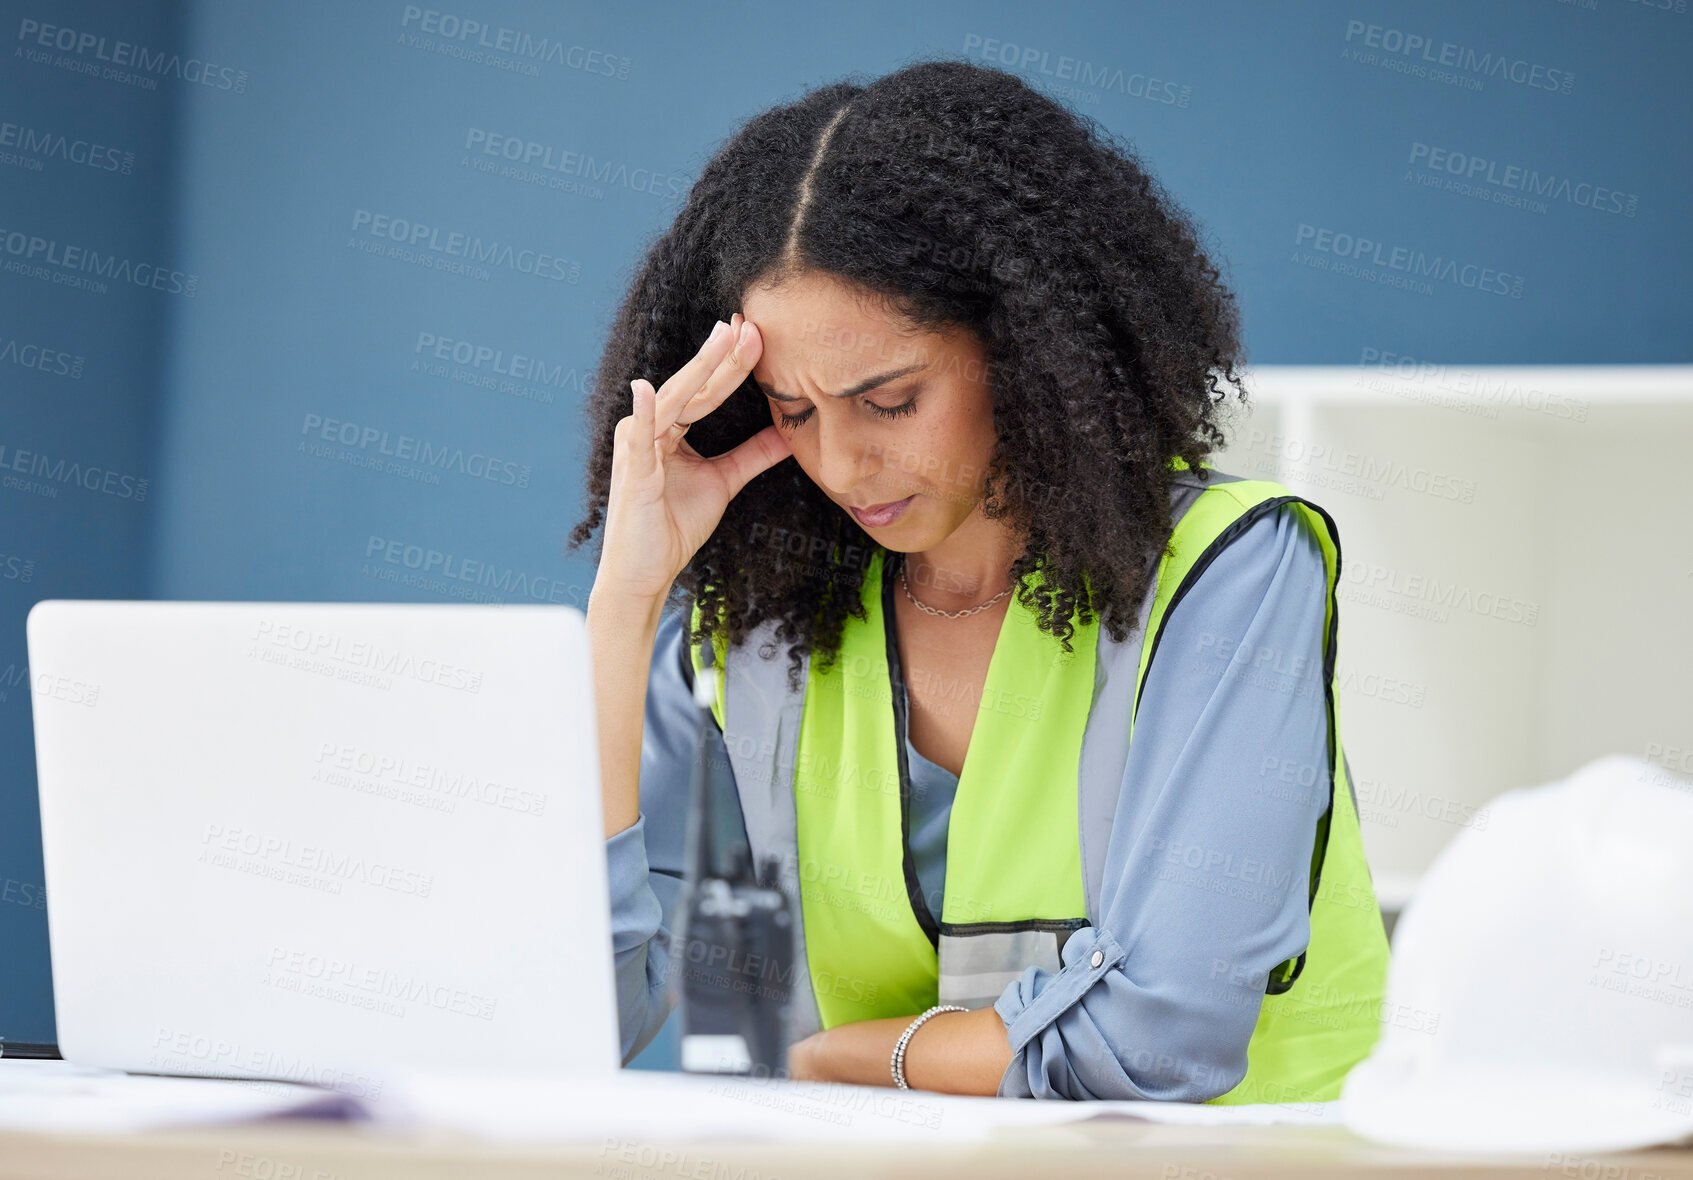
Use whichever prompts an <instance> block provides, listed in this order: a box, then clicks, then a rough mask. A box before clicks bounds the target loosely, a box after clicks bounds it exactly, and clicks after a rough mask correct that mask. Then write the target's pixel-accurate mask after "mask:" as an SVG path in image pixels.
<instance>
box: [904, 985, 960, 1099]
mask: <svg viewBox="0 0 1693 1180" xmlns="http://www.w3.org/2000/svg"><path fill="white" fill-rule="evenodd" d="M969 1010H970V1009H968V1008H960V1007H959V1006H958V1005H957V1004H936V1005H935V1006H934V1007H933V1008H930V1009H929V1010H928V1011H927V1012H925V1013H923V1015H921V1016H919V1017H918V1018H917V1019H916V1020H913V1021H912V1022H911V1023H910V1024H909V1025H907V1026H906V1029H905V1031H904V1032H903V1033H901V1034H900V1036H899V1044H897V1045H895V1046H894V1057H893V1061H892V1062H890V1063H889V1068H890V1069H892V1070H893V1075H894V1085H896V1086H898V1087H899V1088H900V1089H901V1090H909V1089H911V1087H910V1086H909V1085H907V1084H906V1081H905V1047H906V1046H907V1045H909V1044H910V1043H911V1034H912V1033H914V1032H916V1031H917V1029H918V1028H919V1026H921V1025H922V1023H923V1022H924V1021H925V1020H927V1019H929V1017H931V1016H938V1015H940V1014H941V1013H942V1012H968V1011H969Z"/></svg>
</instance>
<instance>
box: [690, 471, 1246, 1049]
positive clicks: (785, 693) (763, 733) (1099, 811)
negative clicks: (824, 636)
mask: <svg viewBox="0 0 1693 1180" xmlns="http://www.w3.org/2000/svg"><path fill="white" fill-rule="evenodd" d="M1242 478H1244V477H1242V476H1237V475H1225V474H1223V473H1222V472H1219V471H1216V470H1212V471H1211V472H1210V478H1209V480H1208V481H1207V482H1205V483H1201V482H1200V481H1199V480H1198V479H1196V478H1195V477H1194V476H1193V475H1192V474H1191V473H1189V472H1180V473H1178V474H1177V476H1176V477H1175V479H1174V481H1173V483H1172V484H1171V488H1170V510H1171V524H1172V526H1173V525H1174V523H1175V522H1176V521H1178V520H1180V519H1181V518H1182V516H1183V515H1184V514H1186V512H1187V510H1188V508H1189V506H1190V505H1192V503H1193V501H1194V500H1195V499H1196V498H1197V497H1198V496H1199V493H1200V492H1201V491H1203V490H1204V489H1205V488H1206V487H1210V486H1213V485H1215V484H1219V483H1233V482H1236V481H1237V480H1240V479H1242ZM1156 569H1157V566H1156V564H1154V566H1153V570H1154V571H1156ZM1154 590H1155V587H1149V588H1148V590H1147V593H1146V595H1145V597H1144V599H1143V600H1142V603H1141V608H1140V614H1139V617H1138V618H1137V620H1136V624H1135V628H1134V630H1133V632H1132V633H1130V634H1129V635H1128V636H1127V637H1126V638H1125V639H1124V641H1123V642H1122V643H1114V642H1112V641H1111V637H1110V635H1108V634H1107V633H1106V632H1105V631H1104V630H1103V629H1102V630H1101V631H1100V632H1099V639H1098V662H1097V664H1096V667H1095V673H1094V703H1093V707H1092V710H1091V712H1090V714H1089V717H1088V724H1087V728H1086V731H1085V733H1084V735H1083V739H1082V751H1081V762H1080V770H1079V774H1078V777H1079V778H1080V783H1079V791H1080V796H1079V815H1080V827H1081V832H1080V836H1081V845H1082V847H1081V852H1082V869H1083V877H1084V882H1085V884H1084V888H1085V892H1086V896H1087V917H1088V921H1089V922H1091V923H1093V924H1095V925H1097V924H1098V922H1099V895H1100V888H1101V877H1102V875H1103V873H1104V865H1105V851H1106V846H1107V844H1108V843H1109V842H1110V839H1111V825H1112V821H1113V819H1114V817H1115V815H1116V808H1117V798H1118V794H1119V793H1120V791H1121V788H1122V783H1123V770H1124V767H1125V765H1126V764H1127V761H1128V744H1129V732H1128V726H1127V725H1126V724H1125V720H1126V718H1127V717H1128V716H1129V712H1130V710H1131V709H1132V708H1133V705H1134V695H1135V679H1136V674H1137V672H1138V671H1139V669H1140V649H1141V642H1142V639H1143V636H1144V632H1145V627H1146V619H1147V616H1148V615H1149V614H1150V613H1151V610H1152V600H1153V596H1154ZM776 626H777V621H776V620H774V619H771V620H766V621H765V622H764V623H761V624H760V625H759V626H758V627H757V628H755V629H754V630H753V631H752V633H751V634H750V635H748V636H747V638H746V639H745V640H743V641H742V643H740V644H738V645H736V647H734V648H732V649H731V651H730V654H729V659H728V661H727V667H726V668H725V669H724V677H723V715H724V730H723V740H724V747H725V749H727V751H728V754H729V764H730V766H731V767H732V768H733V770H734V773H735V786H736V790H737V792H738V793H739V796H740V801H741V814H742V817H743V818H744V819H745V821H746V831H747V841H748V843H749V845H750V846H751V850H752V856H753V862H754V864H762V863H763V862H764V861H765V860H767V859H771V858H774V859H775V860H776V861H777V863H778V865H779V866H780V870H781V881H782V886H783V888H785V889H786V890H788V893H789V896H790V897H792V898H793V899H794V902H795V910H796V916H797V910H798V902H799V890H800V874H799V836H798V830H797V824H796V820H795V812H794V794H793V792H794V767H795V766H796V765H797V764H798V762H799V729H800V718H801V714H802V711H803V709H804V703H805V684H806V678H807V676H808V675H809V674H810V670H811V660H810V656H809V655H807V656H805V657H803V658H802V660H801V662H800V671H799V685H800V687H799V691H797V692H795V691H790V690H789V688H788V649H787V648H786V647H785V646H784V645H783V644H781V643H779V642H777V641H776V639H775V637H774V636H775V630H776ZM766 645H768V646H769V647H770V648H771V649H772V650H773V654H772V655H770V656H768V657H766V656H763V655H760V654H759V652H760V649H761V648H763V647H765V646H766ZM794 932H795V962H796V964H797V969H796V971H795V974H794V978H793V986H792V992H791V994H792V997H793V1002H792V1003H790V1004H789V1006H788V1038H789V1042H790V1043H792V1042H793V1041H798V1040H801V1039H802V1038H804V1037H808V1036H810V1035H811V1034H812V1033H814V1032H816V1031H818V1029H819V1028H820V1027H821V1026H822V1020H821V1018H820V1016H819V1014H818V1011H817V997H816V995H815V994H814V993H813V991H812V988H811V974H810V966H809V963H808V961H807V958H806V953H805V923H804V922H803V921H796V922H795V924H794ZM1066 937H1068V934H1067V932H1057V933H1055V932H1053V931H1050V930H1023V931H1017V932H1014V933H999V932H995V931H991V930H983V931H980V932H978V933H973V934H960V935H951V934H946V933H943V934H942V936H941V940H940V943H941V945H940V948H939V954H940V969H941V978H940V1000H941V1002H942V1003H956V1004H961V1005H963V1006H965V1007H986V1006H987V1005H989V1004H992V1003H993V1002H994V1001H995V1000H997V999H998V998H999V995H1000V993H1001V992H1002V991H1003V990H1004V989H1005V986H1006V985H1007V984H1009V983H1010V982H1011V981H1012V980H1014V979H1016V978H1018V977H1019V976H1020V975H1022V973H1023V970H1024V969H1025V968H1026V967H1028V966H1029V965H1031V964H1038V965H1040V966H1042V967H1044V968H1046V969H1047V970H1048V971H1054V972H1055V971H1057V970H1058V969H1059V966H1060V959H1059V954H1060V950H1061V948H1062V945H1063V942H1064V939H1065V938H1066ZM952 997H962V998H952Z"/></svg>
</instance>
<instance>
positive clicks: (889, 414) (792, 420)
mask: <svg viewBox="0 0 1693 1180" xmlns="http://www.w3.org/2000/svg"><path fill="white" fill-rule="evenodd" d="M864 404H865V405H866V406H867V407H869V408H870V409H871V410H873V411H875V413H876V414H877V415H878V416H880V417H883V418H903V417H905V416H906V415H907V414H915V413H916V412H917V399H916V398H914V397H913V398H910V399H908V400H907V401H905V402H903V403H902V404H900V405H897V406H879V405H877V404H876V403H875V402H873V401H866V402H865V403H864ZM816 412H817V408H816V407H815V406H811V407H808V408H807V409H806V411H805V413H803V414H788V413H784V412H783V411H782V410H777V411H776V417H777V419H779V420H780V422H781V424H782V425H783V426H786V427H787V428H788V429H790V430H795V429H798V428H799V427H801V426H804V425H805V424H806V422H808V421H809V420H810V418H811V415H812V414H814V413H816Z"/></svg>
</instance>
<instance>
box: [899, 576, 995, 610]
mask: <svg viewBox="0 0 1693 1180" xmlns="http://www.w3.org/2000/svg"><path fill="white" fill-rule="evenodd" d="M899 584H900V585H901V586H902V587H904V588H905V596H906V597H907V598H909V599H911V605H912V606H914V607H916V608H917V609H918V610H920V611H927V612H928V613H929V614H931V615H940V616H941V617H942V618H945V619H962V618H963V617H964V616H965V615H973V614H975V613H976V612H977V611H979V610H987V609H988V607H990V606H992V605H993V604H994V603H996V602H998V601H999V600H1000V599H1002V598H1004V597H1005V596H1006V595H1007V594H1009V593H1011V587H1010V586H1007V587H1006V588H1005V589H1003V590H1001V591H1000V592H999V593H998V594H995V595H994V596H993V597H992V598H990V599H988V600H987V601H986V602H984V603H981V604H979V605H977V606H973V607H971V608H970V609H969V610H936V609H935V608H934V607H932V606H924V605H923V604H922V603H921V602H918V601H917V599H916V597H915V596H914V595H913V594H912V593H911V583H910V582H908V581H906V579H905V563H904V562H901V563H900V567H899Z"/></svg>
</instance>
